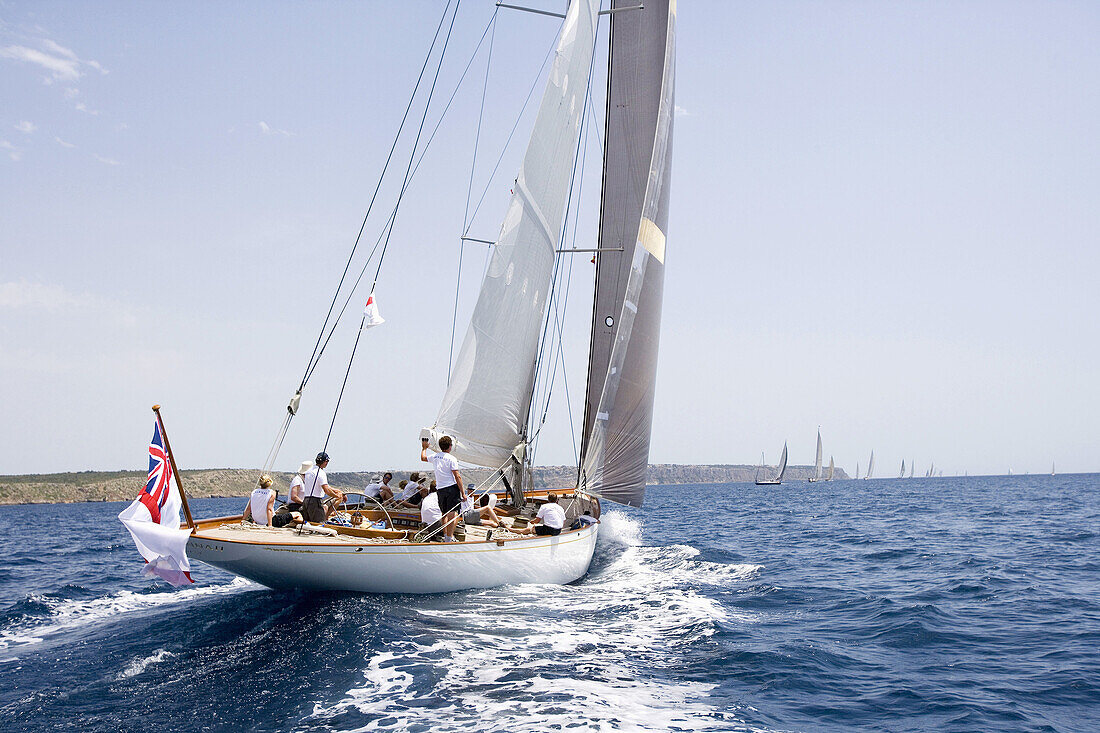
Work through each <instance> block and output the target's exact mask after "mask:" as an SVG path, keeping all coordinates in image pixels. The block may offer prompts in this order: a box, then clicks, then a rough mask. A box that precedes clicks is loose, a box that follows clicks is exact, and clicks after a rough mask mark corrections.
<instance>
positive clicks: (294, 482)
mask: <svg viewBox="0 0 1100 733" xmlns="http://www.w3.org/2000/svg"><path fill="white" fill-rule="evenodd" d="M311 468H313V461H302V465H300V466H298V473H296V474H295V475H294V478H293V479H291V481H290V494H289V496H288V497H287V504H286V508H287V509H288V510H290V511H292V512H298V511H301V510H302V500H303V499H304V498H305V493H304V491H305V478H306V474H307V473H309V469H311Z"/></svg>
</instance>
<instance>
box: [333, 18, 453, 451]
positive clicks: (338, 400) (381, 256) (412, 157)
mask: <svg viewBox="0 0 1100 733" xmlns="http://www.w3.org/2000/svg"><path fill="white" fill-rule="evenodd" d="M461 4H462V0H458V1H457V2H456V3H455V10H454V13H453V14H452V15H451V24H450V25H449V26H448V27H447V37H446V38H445V39H444V40H443V47H442V49H441V50H440V52H439V63H438V64H437V65H436V67H435V76H433V77H432V86H431V88H430V89H429V90H428V99H427V100H426V101H425V103H424V114H423V115H421V117H420V127H419V128H418V129H417V131H416V139H415V140H413V146H412V152H411V153H410V154H409V164H408V166H407V167H406V168H405V179H404V181H402V183H401V191H400V192H399V193H398V194H397V204H396V205H395V206H394V209H393V214H392V215H391V217H390V223H389V227H388V229H387V234H386V241H385V244H383V245H382V252H381V253H379V255H378V267H377V268H376V269H375V271H374V282H373V283H372V284H371V292H372V293H373V292H374V285H375V284H376V283H377V282H378V275H379V273H380V272H381V271H382V262H384V261H385V259H386V249H387V248H388V247H389V244H390V237H391V236H392V235H393V223H394V221H395V220H396V218H397V210H398V207H399V206H400V205H401V199H402V198H403V197H404V195H405V191H406V190H407V189H408V186H409V177H410V174H411V173H412V169H413V163H414V162H415V161H416V151H417V148H418V147H419V146H420V136H421V135H422V134H423V132H424V123H425V122H427V120H428V110H430V109H431V106H432V96H433V95H434V94H435V87H436V84H438V83H439V72H440V71H442V69H443V59H444V58H446V56H447V46H448V45H449V44H450V42H451V32H452V31H453V30H454V27H455V19H456V18H457V17H458V9H459V6H461ZM449 6H450V3H449V2H448V7H449ZM421 159H423V155H421ZM356 284H358V279H357V280H356ZM353 292H354V291H353ZM366 320H367V314H366V312H364V313H363V316H362V318H360V319H359V332H358V333H356V334H355V344H354V345H352V347H351V357H350V358H349V359H348V368H347V370H345V372H344V382H343V384H341V385H340V394H339V395H338V396H337V397H336V406H335V407H334V408H333V410H332V422H330V423H329V427H328V435H326V436H325V450H326V451H327V450H328V443H329V440H331V439H332V431H333V429H334V428H335V427H336V415H337V414H338V413H339V412H340V403H341V402H343V400H344V389H345V388H346V387H347V384H348V377H349V376H350V375H351V366H352V364H353V363H354V362H355V352H356V351H357V350H358V349H359V339H360V338H361V337H362V335H363V324H364V323H366Z"/></svg>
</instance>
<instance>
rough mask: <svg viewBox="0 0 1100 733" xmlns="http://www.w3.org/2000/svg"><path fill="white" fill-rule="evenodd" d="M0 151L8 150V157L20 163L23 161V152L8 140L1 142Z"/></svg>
mask: <svg viewBox="0 0 1100 733" xmlns="http://www.w3.org/2000/svg"><path fill="white" fill-rule="evenodd" d="M0 150H6V151H7V153H8V157H9V158H11V159H12V160H15V161H19V160H22V159H23V151H22V150H20V149H19V148H17V147H15V146H14V145H12V144H11V143H10V142H9V141H7V140H0Z"/></svg>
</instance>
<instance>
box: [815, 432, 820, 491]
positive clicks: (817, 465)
mask: <svg viewBox="0 0 1100 733" xmlns="http://www.w3.org/2000/svg"><path fill="white" fill-rule="evenodd" d="M814 480H815V481H820V480H821V430H820V429H819V430H818V431H817V458H816V459H815V460H814Z"/></svg>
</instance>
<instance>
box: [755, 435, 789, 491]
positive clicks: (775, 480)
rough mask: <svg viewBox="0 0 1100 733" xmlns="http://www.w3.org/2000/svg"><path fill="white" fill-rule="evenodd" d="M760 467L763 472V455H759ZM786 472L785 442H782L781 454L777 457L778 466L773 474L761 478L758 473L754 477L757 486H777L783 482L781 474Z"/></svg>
mask: <svg viewBox="0 0 1100 733" xmlns="http://www.w3.org/2000/svg"><path fill="white" fill-rule="evenodd" d="M760 468H761V473H763V468H764V456H763V454H761V455H760ZM786 472H787V444H786V443H783V455H782V456H780V458H779V467H778V468H777V469H776V472H775V476H774V477H772V478H770V479H765V478H761V477H760V476H759V475H758V476H757V477H756V485H757V486H778V485H779V484H781V483H783V474H784V473H786Z"/></svg>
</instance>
